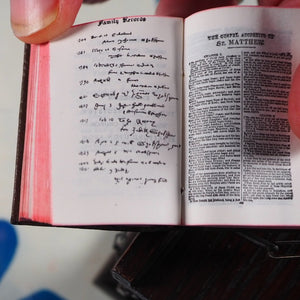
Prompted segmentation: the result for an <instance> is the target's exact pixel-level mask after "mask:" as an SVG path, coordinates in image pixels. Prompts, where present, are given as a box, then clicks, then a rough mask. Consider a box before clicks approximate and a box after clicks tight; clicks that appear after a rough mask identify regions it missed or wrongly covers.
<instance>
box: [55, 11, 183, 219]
mask: <svg viewBox="0 0 300 300" xmlns="http://www.w3.org/2000/svg"><path fill="white" fill-rule="evenodd" d="M182 32H183V21H182V20H181V19H179V18H160V17H151V16H141V17H126V18H117V19H110V20H103V21H99V22H95V23H90V24H87V25H84V26H78V27H75V28H73V29H71V30H70V31H69V32H68V33H67V35H66V36H64V37H63V38H61V39H59V40H57V41H55V42H53V43H51V45H50V56H51V70H50V77H51V87H50V92H51V116H52V118H51V122H50V123H51V129H52V131H51V132H52V136H51V144H52V148H51V151H52V165H53V169H52V207H53V223H54V224H61V225H63V224H141V225H144V224H178V223H179V222H180V214H181V212H180V205H181V204H180V182H181V178H180V175H181V171H180V163H181V162H180V159H181V124H180V118H181V105H182V51H183V45H182Z"/></svg>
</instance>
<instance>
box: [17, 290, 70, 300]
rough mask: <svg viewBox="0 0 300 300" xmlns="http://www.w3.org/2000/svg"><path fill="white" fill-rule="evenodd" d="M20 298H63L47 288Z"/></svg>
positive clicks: (23, 299)
mask: <svg viewBox="0 0 300 300" xmlns="http://www.w3.org/2000/svg"><path fill="white" fill-rule="evenodd" d="M20 300H65V299H64V298H61V297H60V296H58V295H57V294H55V293H53V292H51V291H49V290H40V291H37V292H35V293H34V294H32V295H30V296H28V297H26V298H22V299H20Z"/></svg>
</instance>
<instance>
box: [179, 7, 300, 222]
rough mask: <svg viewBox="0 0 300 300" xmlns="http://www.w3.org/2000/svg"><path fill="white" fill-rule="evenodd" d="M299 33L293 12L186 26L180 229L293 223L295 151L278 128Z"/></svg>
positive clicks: (224, 12) (215, 13) (226, 11)
mask: <svg viewBox="0 0 300 300" xmlns="http://www.w3.org/2000/svg"><path fill="white" fill-rule="evenodd" d="M216 20H217V22H216ZM299 25H300V10H299V9H279V8H261V7H229V8H222V9H212V10H208V11H205V12H200V13H198V14H195V15H193V16H191V17H189V18H188V19H187V20H186V23H185V26H186V27H185V43H186V44H185V67H184V68H185V75H186V77H185V88H186V93H185V97H186V103H185V118H186V130H185V135H186V160H185V165H186V171H185V172H186V183H185V187H186V192H185V197H186V199H185V204H186V206H185V211H186V223H187V224H192V225H195V224H209V225H214V224H220V225H257V226H259V225H272V226H277V225H281V226H282V225H288V226H293V225H297V224H298V225H299V224H300V216H299V213H298V212H299V209H300V189H299V186H298V185H299V182H300V147H299V146H300V143H299V140H297V139H296V138H295V137H294V135H293V133H292V132H291V131H290V127H289V124H288V120H287V112H288V94H289V89H290V85H291V79H292V73H293V72H294V70H295V68H296V67H297V65H298V64H299V61H300V60H299V55H300V35H299Z"/></svg>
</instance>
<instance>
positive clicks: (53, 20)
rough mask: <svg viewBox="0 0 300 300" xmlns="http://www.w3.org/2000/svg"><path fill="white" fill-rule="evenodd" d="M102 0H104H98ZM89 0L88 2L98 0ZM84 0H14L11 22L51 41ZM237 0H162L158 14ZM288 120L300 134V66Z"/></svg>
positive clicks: (25, 36)
mask: <svg viewBox="0 0 300 300" xmlns="http://www.w3.org/2000/svg"><path fill="white" fill-rule="evenodd" d="M98 1H99V2H101V1H103V0H98ZM98 1H97V0H89V1H87V2H98ZM82 2H83V0H11V2H10V3H11V25H12V28H13V31H14V33H15V35H16V36H17V37H18V38H19V39H20V40H22V41H24V42H26V43H43V42H46V41H49V40H51V39H53V38H55V37H57V36H59V35H60V34H61V33H63V32H64V31H65V30H66V29H68V28H69V27H71V26H72V24H73V22H74V20H75V18H76V15H77V13H78V11H79V9H80V6H81V4H82ZM237 2H239V1H238V0H207V1H203V0H198V1H196V0H160V2H159V4H158V7H157V11H156V13H157V14H158V15H167V16H178V17H187V16H188V15H190V14H192V13H194V12H197V11H199V10H203V9H208V8H212V7H219V6H227V5H235V4H237ZM258 2H259V4H260V5H263V6H281V7H299V8H300V0H259V1H258ZM289 121H290V125H291V128H292V130H293V131H294V133H295V134H296V135H297V136H298V137H299V138H300V66H299V67H298V68H297V70H296V72H295V75H294V79H293V83H292V87H291V91H290V96H289Z"/></svg>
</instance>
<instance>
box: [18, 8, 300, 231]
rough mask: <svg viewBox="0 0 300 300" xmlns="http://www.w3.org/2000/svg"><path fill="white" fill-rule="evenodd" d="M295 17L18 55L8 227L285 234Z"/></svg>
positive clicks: (194, 21) (293, 187)
mask: <svg viewBox="0 0 300 300" xmlns="http://www.w3.org/2000/svg"><path fill="white" fill-rule="evenodd" d="M299 13H300V10H299V9H277V8H261V7H229V8H228V7H227V8H226V7H224V8H219V9H209V10H205V11H201V12H199V13H197V14H194V15H192V16H190V17H188V18H185V19H182V18H173V17H172V18H170V17H167V18H166V17H158V16H136V17H123V18H114V19H110V20H101V21H98V22H93V23H89V24H82V25H78V26H75V27H73V28H72V29H70V30H69V31H68V32H67V33H66V34H65V36H63V37H62V38H60V39H57V40H54V41H52V42H50V43H47V44H44V45H40V46H39V45H32V46H31V53H30V66H29V73H28V69H27V68H26V69H25V77H24V78H26V75H27V76H29V84H28V93H27V94H25V93H23V98H22V99H23V102H22V109H25V108H24V105H25V104H26V103H27V117H26V131H25V132H26V133H25V145H24V147H23V144H22V143H20V142H19V152H18V153H19V154H20V157H21V156H22V158H21V159H20V162H19V163H18V167H19V168H20V169H19V170H18V171H17V174H21V173H20V172H21V171H22V176H19V177H18V178H19V179H21V181H20V180H17V181H16V186H19V185H20V184H21V195H19V194H18V193H16V194H15V196H16V197H15V201H16V203H20V206H19V209H17V214H18V215H17V218H16V219H15V221H16V222H24V221H29V220H31V221H35V222H43V223H48V224H55V225H93V224H96V225H104V224H119V225H125V224H127V225H129V224H131V225H133V224H134V225H146V224H148V225H154V224H156V225H163V224H164V225H205V224H206V225H214V224H218V225H245V226H246V225H274V226H275V225H278V226H284V225H286V226H287V225H289V226H292V225H297V226H298V224H300V221H299V219H298V214H297V211H298V210H299V207H300V203H299V200H298V199H300V190H299V189H298V188H297V184H296V183H297V182H298V181H299V178H300V177H299V176H300V172H299V160H300V156H299V148H300V143H299V140H297V139H295V136H294V135H293V134H292V133H291V132H290V127H289V124H288V120H287V112H288V102H287V98H288V95H289V90H290V86H291V79H292V74H294V73H295V71H296V67H297V65H298V64H299V61H300V58H299V54H298V53H300V51H299V44H300V43H299V40H300V36H299V33H298V32H297V30H296V28H298V27H299ZM213 20H218V22H215V21H213ZM162 28H163V30H162ZM183 50H184V51H183ZM297 72H298V71H296V73H295V74H296V76H297ZM25 83H26V81H25ZM25 87H27V85H26V86H25ZM295 94H297V90H293V89H292V93H291V95H292V96H293V95H295ZM294 98H295V97H294ZM21 111H22V110H21ZM22 120H24V119H23V118H21V121H22ZM20 128H21V127H20ZM20 132H24V129H23V127H22V129H21V130H20ZM22 136H23V134H22V135H21V137H22ZM19 141H22V139H20V140H19ZM23 153H24V154H23ZM274 174H275V175H274ZM20 182H21V183H20ZM181 190H184V193H183V194H182V193H181ZM19 199H21V201H20V202H18V201H19Z"/></svg>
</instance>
